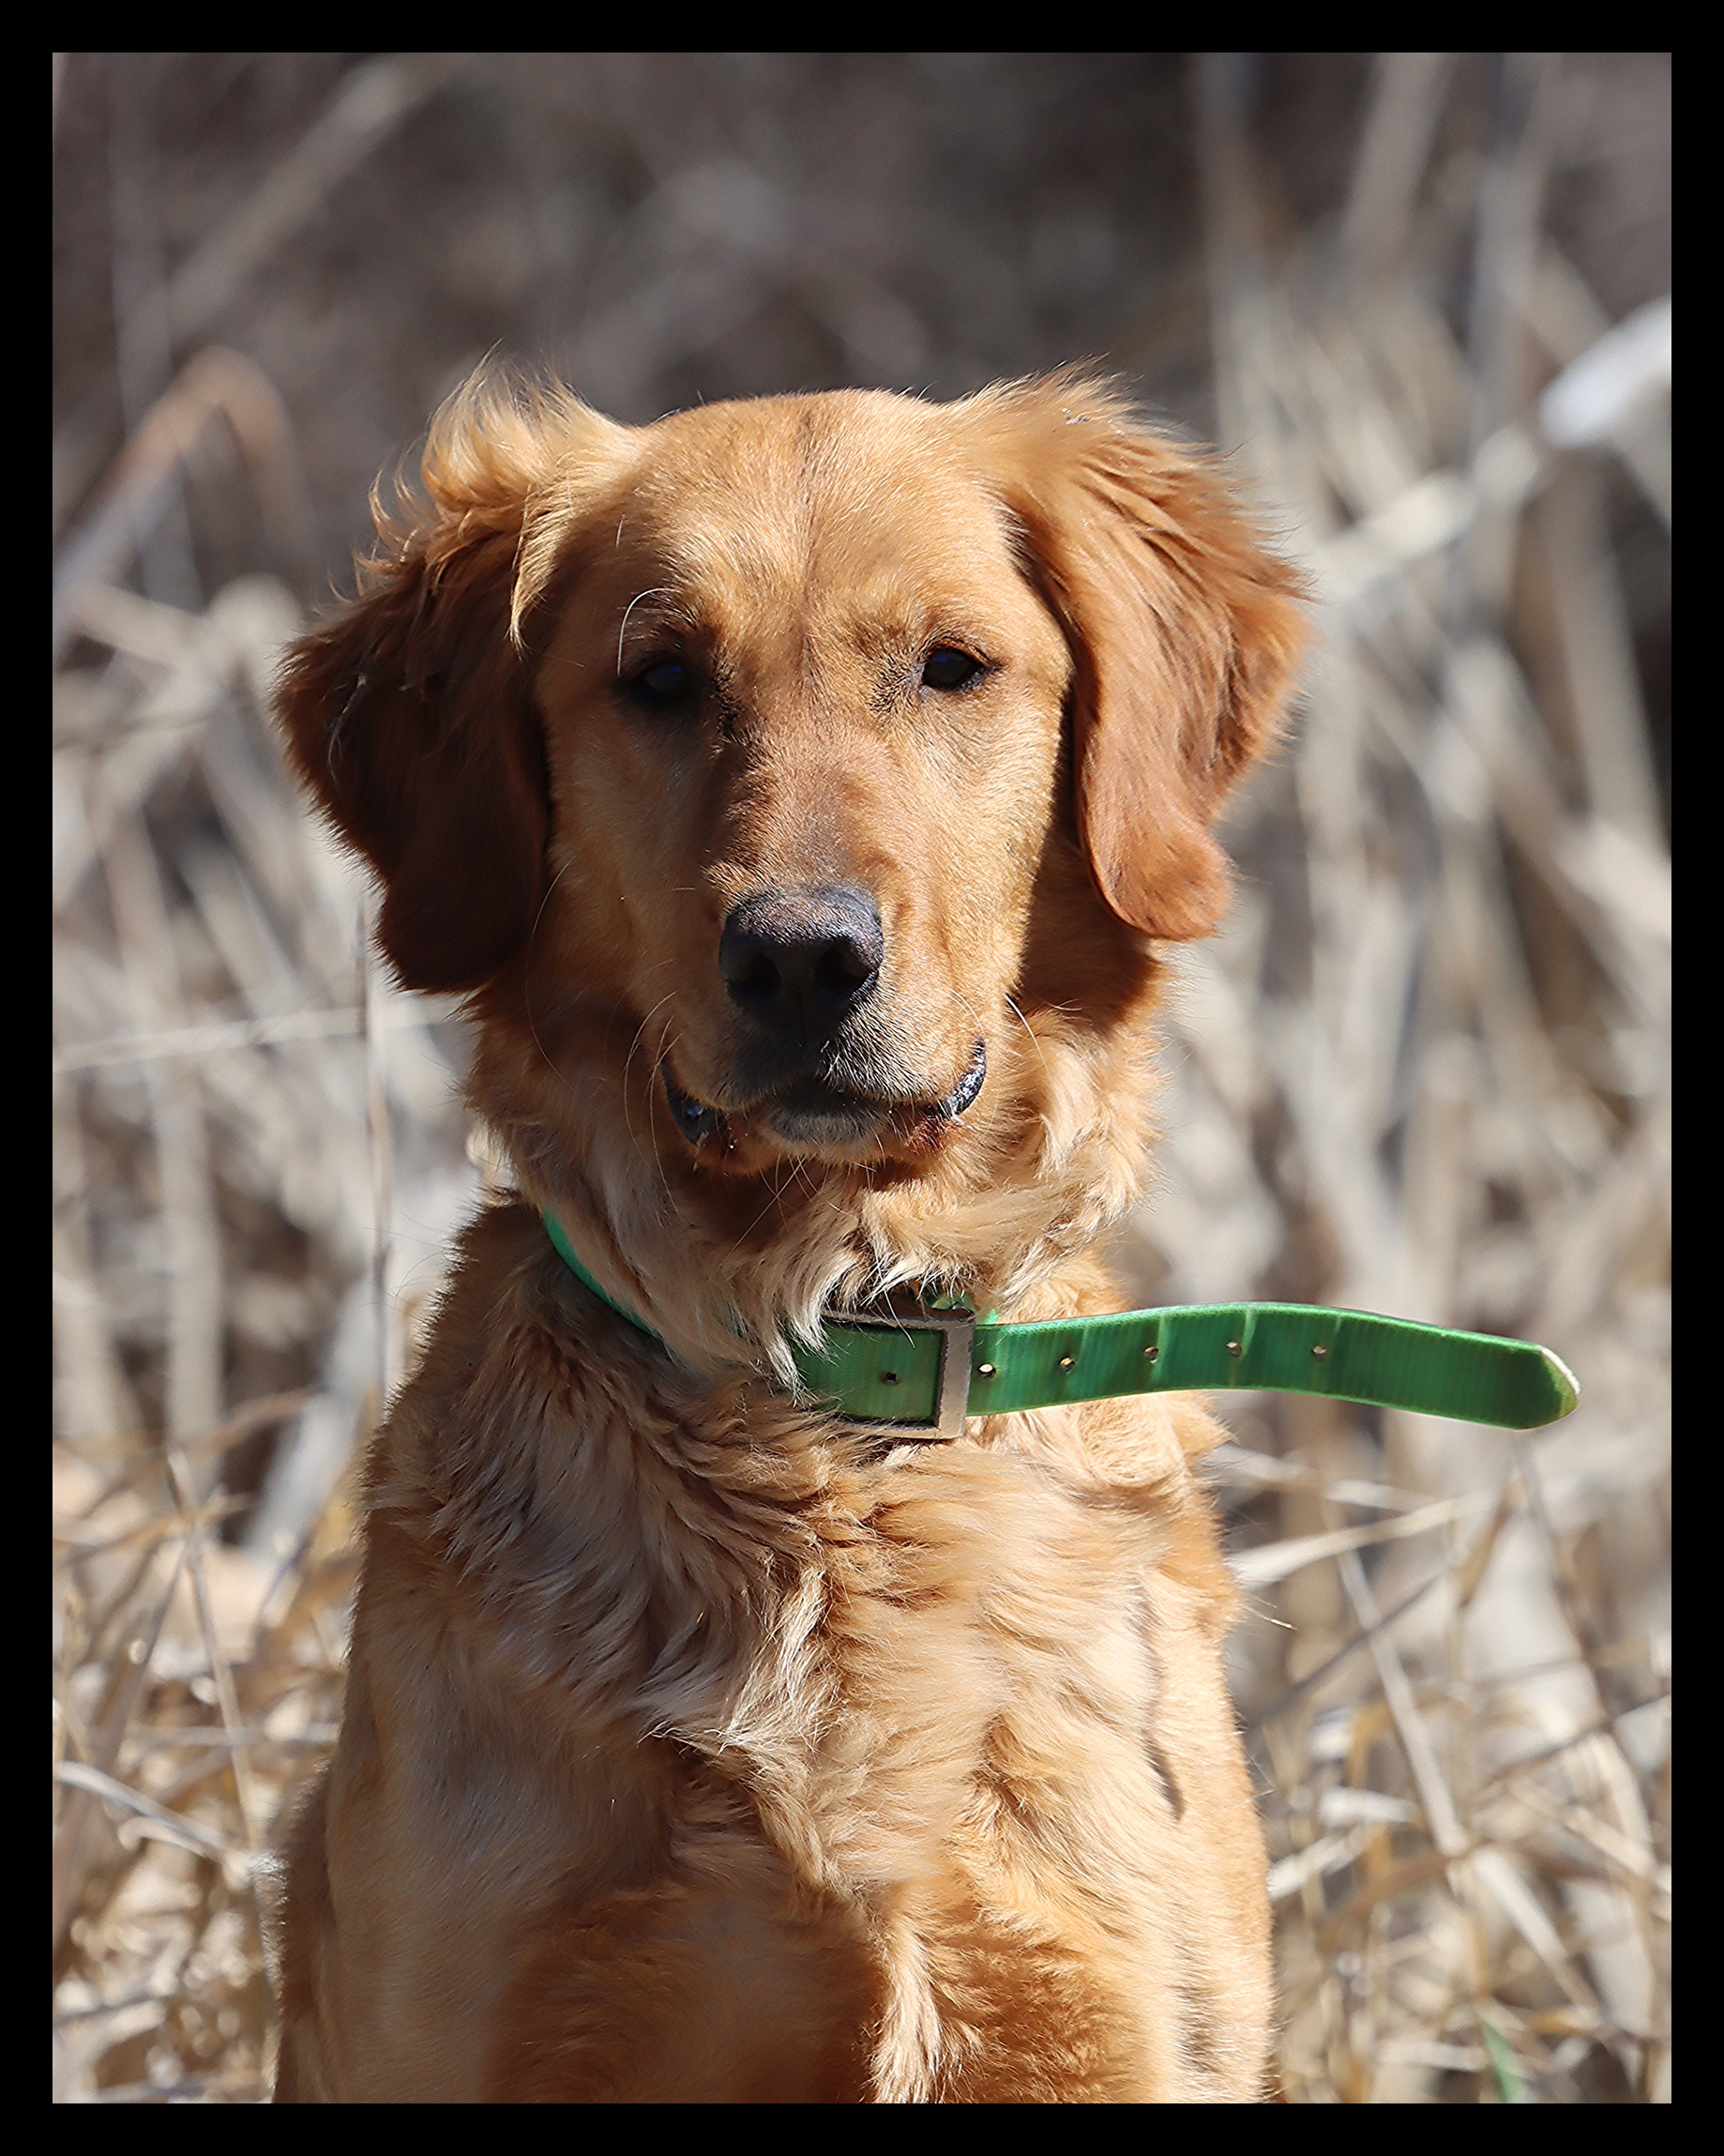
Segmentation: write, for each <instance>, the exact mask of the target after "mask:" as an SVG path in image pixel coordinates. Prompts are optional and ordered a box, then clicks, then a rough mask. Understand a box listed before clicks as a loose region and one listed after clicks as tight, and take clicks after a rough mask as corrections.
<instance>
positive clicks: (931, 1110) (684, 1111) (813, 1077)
mask: <svg viewBox="0 0 1724 2156" xmlns="http://www.w3.org/2000/svg"><path fill="white" fill-rule="evenodd" d="M987 1077H988V1044H987V1042H986V1041H985V1040H978V1041H977V1042H976V1043H975V1047H974V1048H973V1049H972V1050H971V1051H970V1059H969V1061H968V1062H967V1063H966V1064H965V1065H964V1068H963V1072H962V1075H961V1076H960V1079H959V1081H958V1083H957V1085H956V1086H953V1087H952V1089H951V1091H950V1092H949V1093H947V1094H946V1095H945V1097H944V1098H943V1099H942V1100H939V1101H932V1102H928V1101H890V1100H882V1099H879V1098H878V1097H876V1096H874V1095H872V1094H868V1093H855V1092H852V1091H849V1090H848V1089H846V1088H845V1087H843V1086H834V1085H832V1084H830V1083H829V1082H828V1081H827V1080H826V1079H824V1078H822V1077H820V1076H819V1075H818V1074H814V1073H810V1074H809V1075H806V1076H804V1077H801V1078H797V1079H794V1080H793V1081H792V1083H791V1084H790V1085H788V1086H780V1087H779V1089H778V1091H776V1092H773V1093H768V1094H767V1095H765V1096H764V1098H763V1099H762V1100H760V1101H753V1102H751V1103H750V1104H749V1106H748V1107H747V1108H745V1109H742V1110H721V1109H718V1108H713V1107H709V1106H708V1105H707V1104H706V1103H705V1102H704V1101H699V1100H697V1099H695V1097H694V1096H693V1095H692V1094H689V1093H685V1092H684V1091H683V1090H682V1088H681V1086H678V1085H677V1083H676V1081H675V1079H673V1077H672V1076H671V1072H670V1069H669V1066H668V1065H667V1066H666V1068H665V1070H664V1093H665V1100H666V1101H667V1102H668V1103H669V1106H670V1110H671V1114H672V1116H673V1119H674V1120H675V1123H676V1127H677V1129H678V1130H679V1131H682V1133H683V1135H684V1136H685V1137H686V1138H688V1140H689V1141H690V1143H692V1144H695V1145H698V1144H699V1143H700V1141H701V1140H702V1139H703V1138H705V1137H709V1136H711V1135H712V1134H713V1133H714V1132H715V1131H718V1130H719V1129H720V1128H721V1127H722V1125H723V1124H724V1123H725V1122H726V1121H727V1120H729V1119H732V1118H733V1117H735V1116H765V1117H771V1118H774V1119H778V1118H783V1117H788V1118H789V1119H791V1120H792V1121H797V1120H804V1119H809V1120H820V1121H834V1120H839V1121H845V1122H851V1123H859V1122H861V1121H864V1120H867V1119H870V1118H872V1119H876V1120H877V1119H879V1118H881V1117H884V1116H904V1115H909V1116H912V1117H915V1116H932V1117H934V1118H935V1119H936V1120H937V1121H939V1122H942V1123H952V1122H956V1121H957V1119H958V1117H959V1116H961V1115H962V1114H963V1113H964V1112H965V1110H966V1109H968V1108H970V1107H972V1106H973V1105H974V1104H975V1101H976V1099H977V1097H978V1095H979V1094H980V1092H981V1090H982V1086H983V1085H984V1084H985V1083H986V1080H987Z"/></svg>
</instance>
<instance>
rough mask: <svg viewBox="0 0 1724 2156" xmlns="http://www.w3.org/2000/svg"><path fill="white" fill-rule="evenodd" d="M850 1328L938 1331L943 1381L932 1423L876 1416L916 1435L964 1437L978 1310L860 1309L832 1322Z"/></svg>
mask: <svg viewBox="0 0 1724 2156" xmlns="http://www.w3.org/2000/svg"><path fill="white" fill-rule="evenodd" d="M830 1322H831V1323H833V1324H835V1325H841V1326H843V1327H844V1328H845V1329H847V1330H848V1329H851V1328H853V1327H854V1328H855V1329H857V1330H859V1331H867V1332H896V1333H900V1334H902V1333H906V1332H937V1333H938V1334H939V1335H940V1381H939V1389H938V1390H937V1391H936V1393H935V1395H934V1399H935V1406H934V1418H933V1420H932V1421H931V1422H924V1421H919V1420H918V1421H912V1420H909V1419H908V1418H905V1419H903V1420H899V1419H898V1418H896V1417H893V1418H890V1419H887V1418H885V1417H880V1418H878V1419H877V1418H875V1417H872V1416H870V1418H869V1420H870V1421H876V1420H878V1424H879V1426H880V1427H881V1428H883V1429H885V1428H889V1429H894V1430H902V1431H905V1432H907V1433H910V1434H913V1435H918V1436H920V1435H926V1436H929V1437H943V1438H951V1437H961V1436H962V1435H963V1426H964V1417H965V1415H966V1414H967V1413H968V1412H969V1406H970V1371H971V1367H972V1364H973V1362H974V1359H975V1312H974V1311H973V1310H930V1309H928V1308H926V1306H924V1308H922V1309H921V1310H919V1311H917V1312H916V1313H915V1316H914V1317H899V1316H892V1317H875V1316H873V1315H872V1314H871V1313H869V1314H864V1313H861V1312H858V1311H848V1310H847V1311H846V1312H845V1313H843V1315H842V1316H841V1317H837V1318H834V1319H832V1320H831V1321H830Z"/></svg>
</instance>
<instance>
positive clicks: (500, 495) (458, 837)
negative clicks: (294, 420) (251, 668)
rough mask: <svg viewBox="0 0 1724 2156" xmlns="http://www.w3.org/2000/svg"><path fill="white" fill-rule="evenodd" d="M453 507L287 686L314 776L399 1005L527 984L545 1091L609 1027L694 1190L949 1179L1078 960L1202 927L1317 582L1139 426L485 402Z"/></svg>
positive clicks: (310, 649) (1032, 393)
mask: <svg viewBox="0 0 1724 2156" xmlns="http://www.w3.org/2000/svg"><path fill="white" fill-rule="evenodd" d="M427 480H428V484H429V487H430V490H431V504H430V507H429V508H428V509H425V510H423V511H421V512H420V513H418V515H417V516H416V521H415V522H414V523H413V524H410V525H407V526H404V527H401V528H400V529H399V530H398V531H397V533H396V538H397V540H398V544H399V550H400V551H399V556H398V558H396V559H393V560H386V561H384V562H382V563H380V564H379V565H377V566H376V567H375V568H374V569H372V570H371V572H370V577H369V588H368V590H367V591H366V593H365V595H364V596H362V597H361V599H360V600H358V601H356V602H355V604H354V605H353V606H352V607H350V608H349V609H347V610H346V612H345V613H344V614H342V615H340V616H338V617H337V618H336V620H335V621H334V622H333V623H332V624H330V625H329V626H328V627H326V628H325V629H324V630H320V631H318V632H317V633H315V634H314V635H313V636H312V637H310V638H309V639H307V641H306V642H305V643H304V644H303V645H301V646H300V647H299V649H298V651H297V653H296V655H295V660H294V662H293V664H292V666H291V668H290V671H289V674H288V676H287V677H286V681H285V686H284V694H283V712H284V717H285V721H286V723H287V726H288V730H289V735H290V739H291V741H292V743H293V746H294V748H295V752H296V755H297V759H298V761H299V763H300V766H301V768H302V770H303V771H304V772H305V773H306V775H307V776H308V777H309V778H310V781H311V782H312V783H313V785H314V786H315V787H316V788H317V790H318V792H319V793H320V795H321V796H322V797H323V799H324V802H325V805H326V807H327V808H328V809H329V810H330V812H332V813H333V814H334V816H335V817H336V819H337V820H338V822H339V823H340V826H341V827H342V828H343V830H344V831H345V832H346V834H347V835H348V836H349V837H350V838H351V839H353V840H354V841H355V842H356V843H358V844H359V845H360V846H362V847H363V848H364V849H365V851H366V852H367V853H368V854H369V855H370V857H371V860H372V861H373V863H374V864H375V865H376V866H377V868H378V869H379V870H380V871H381V873H382V874H383V877H384V880H385V884H386V906H385V912H384V917H383V935H384V941H385V944H386V948H387V949H388V950H389V952H390V955H391V956H392V958H393V959H394V961H395V963H396V965H397V968H398V970H399V971H400V972H401V975H402V977H403V978H404V979H406V980H407V982H408V983H409V984H410V985H415V986H424V987H444V988H469V989H477V988H483V989H485V990H486V992H487V994H491V993H492V992H493V991H494V990H495V988H496V984H497V983H498V982H500V981H503V982H507V983H508V984H510V986H509V994H511V995H513V996H514V997H515V999H516V1000H517V1002H518V1003H519V1006H520V1008H521V1010H522V1012H523V1013H524V1015H525V1017H526V1019H527V1021H528V1022H529V1023H530V1024H531V1025H532V1028H533V1032H534V1036H535V1040H536V1042H537V1045H538V1047H539V1049H540V1050H541V1051H542V1052H543V1053H544V1054H546V1055H547V1056H548V1057H549V1058H550V1059H551V1060H552V1061H554V1060H555V1059H556V1055H557V1047H556V1040H557V1036H558V1032H559V1028H562V1027H564V1026H565V1025H569V1024H573V1023H575V1022H576V1021H577V1020H579V1021H580V1022H581V1023H582V1024H584V1025H586V1027H587V1031H588V1034H589V1035H590V1034H591V1031H592V1025H593V1023H594V1019H595V1014H598V1018H599V1020H600V1022H601V1025H602V1030H603V1031H604V1033H605V1035H606V1038H607V1039H608V1040H609V1041H610V1042H611V1055H612V1061H613V1063H614V1064H615V1066H616V1069H617V1073H618V1083H619V1085H620V1086H622V1088H623V1090H624V1092H625V1093H627V1091H628V1087H629V1086H631V1085H634V1086H638V1087H639V1088H640V1090H641V1092H642V1094H643V1101H644V1107H645V1112H646V1113H647V1115H648V1116H650V1117H651V1118H652V1119H653V1123H654V1131H655V1142H656V1143H657V1142H658V1137H659V1135H660V1134H662V1137H663V1140H664V1142H665V1143H668V1144H669V1145H670V1146H672V1147H673V1148H677V1149H679V1150H680V1154H681V1156H682V1157H683V1158H684V1159H685V1161H686V1162H687V1164H688V1166H689V1167H690V1168H699V1169H701V1170H703V1171H704V1172H712V1173H717V1174H719V1175H723V1176H736V1175H748V1174H754V1173H758V1172H760V1171H761V1170H763V1169H765V1168H768V1167H771V1166H774V1165H775V1164H778V1163H780V1162H784V1161H786V1160H790V1161H795V1162H809V1163H826V1164H831V1165H835V1166H850V1167H861V1168H864V1169H869V1168H874V1167H878V1168H880V1169H883V1170H885V1172H887V1173H888V1174H891V1175H896V1176H900V1177H901V1176H904V1175H909V1176H912V1177H915V1176H916V1175H918V1174H921V1173H924V1172H926V1171H927V1170H928V1169H930V1167H931V1166H932V1165H933V1164H934V1163H935V1162H938V1161H939V1160H940V1158H941V1157H942V1155H943V1153H944V1152H945V1150H946V1148H947V1147H948V1146H950V1145H951V1144H952V1143H953V1142H954V1140H955V1137H956V1136H957V1134H958V1133H960V1131H961V1130H962V1129H963V1127H964V1125H965V1119H966V1118H967V1117H971V1118H974V1117H975V1116H979V1115H982V1114H985V1113H986V1112H987V1111H986V1109H985V1108H984V1109H978V1108H977V1103H978V1102H983V1101H987V1099H988V1089H989V1085H990V1077H991V1070H992V1071H993V1072H995V1073H997V1072H998V1071H999V1070H1001V1069H1002V1068H1003V1067H1004V1066H1005V1064H1006V1060H1007V1055H1006V1053H1004V1052H1003V1051H1004V1049H1005V1043H1006V1041H1008V1040H1011V1039H1013V1038H1014V1036H1013V1032H1012V1029H1013V1027H1014V1026H1016V1027H1017V1028H1018V1029H1019V1030H1020V1031H1021V1032H1024V1033H1025V1034H1026V1035H1027V1028H1026V1027H1025V1026H1024V1024H1023V1019H1022V1015H1021V1013H1022V1007H1023V1005H1024V1002H1025V1001H1026V999H1028V998H1029V997H1031V996H1033V995H1040V996H1041V997H1042V998H1043V999H1044V1000H1050V999H1051V1001H1052V1002H1054V1003H1056V1004H1057V1003H1058V1002H1060V1000H1061V995H1062V981H1061V978H1060V975H1061V960H1062V953H1063V952H1068V953H1069V973H1068V978H1067V979H1066V984H1065V985H1066V989H1067V990H1068V991H1069V989H1070V987H1071V984H1072V983H1073V982H1076V981H1079V980H1080V979H1083V978H1084V966H1085V964H1088V963H1089V962H1090V959H1092V958H1093V954H1094V949H1095V948H1096V946H1097V945H1105V946H1106V948H1107V949H1109V950H1110V951H1112V952H1114V953H1116V954H1118V956H1119V958H1120V962H1121V963H1122V964H1126V963H1128V962H1130V961H1132V960H1133V959H1135V961H1136V962H1137V963H1138V964H1140V965H1141V964H1142V961H1143V958H1144V954H1145V952H1146V949H1147V944H1146V938H1147V937H1148V936H1150V935H1161V936H1172V937H1177V936H1185V935H1191V934H1202V933H1204V932H1205V931H1206V930H1207V929H1208V928H1209V927H1211V926H1212V925H1213V923H1214V921H1215V919H1216V918H1217V914H1218V911H1219V908H1220V905H1221V903H1222V900H1223V895H1224V872H1223V868H1222V864H1221V861H1220V858H1219V856H1218V854H1217V851H1216V848H1215V846H1214V844H1213V843H1212V841H1211V840H1210V839H1209V837H1208V834H1207V825H1208V821H1209V818H1210V816H1211V814H1212V812H1213V810H1214V808H1215V806H1216V805H1217V802H1218V800H1219V797H1220V796H1221V793H1222V791H1223V790H1224V788H1225V786H1226V784H1227V783H1228V782H1229V781H1230V780H1231V779H1232V777H1233V775H1234V774H1235V773H1236V772H1237V771H1238V770H1239V769H1240V768H1241V767H1243V766H1244V764H1245V763H1246V762H1247V761H1248V759H1249V758H1250V757H1251V756H1252V755H1253V754H1255V753H1256V752H1257V751H1258V749H1259V748H1260V746H1261V745H1262V744H1263V741H1264V740H1265V739H1266V737H1267V736H1268V735H1269V733H1270V731H1271V729H1272V726H1273V721H1274V718H1275V714H1276V710H1277V706H1278V702H1279V699H1280V696H1281V694H1282V691H1283V689H1284V686H1285V682H1286V679H1287V676H1288V674H1289V671H1290V668H1291V664H1292V661H1293V657H1294V654H1295V651H1296V647H1297V644H1298V639H1299V624H1298V618H1297V615H1296V613H1295V612H1294V610H1293V606H1292V603H1291V600H1290V596H1289V594H1290V591H1291V587H1292V579H1291V577H1290V576H1289V574H1288V572H1287V571H1286V570H1285V569H1283V568H1282V567H1281V566H1280V565H1279V564H1278V563H1276V562H1275V561H1274V560H1273V559H1272V558H1270V557H1268V556H1267V555H1265V554H1263V552H1262V551H1261V549H1260V547H1259V545H1258V542H1257V540H1256V539H1255V537H1254V535H1253V533H1252V532H1251V530H1250V528H1249V526H1248V524H1246V523H1245V522H1244V521H1243V520H1242V519H1241V517H1240V516H1239V515H1238V513H1237V511H1236V510H1235V509H1233V507H1232V506H1231V505H1230V503H1229V501H1228V499H1227V497H1226V494H1225V493H1224V491H1223V490H1222V489H1221V488H1220V486H1219V485H1218V483H1217V479H1216V478H1215V476H1214V474H1213V472H1212V471H1211V470H1210V469H1209V468H1208V467H1207V466H1206V465H1205V464H1203V463H1202V462H1201V461H1200V460H1198V459H1196V458H1194V457H1192V456H1190V455H1189V454H1188V453H1186V452H1183V451H1181V450H1178V449H1175V448H1171V447H1169V446H1168V445H1166V444H1165V443H1162V442H1159V441H1157V440H1156V439H1155V438H1154V437H1152V436H1150V435H1147V434H1145V433H1142V432H1141V431H1140V430H1139V429H1137V428H1136V427H1135V426H1134V425H1133V424H1132V423H1131V422H1130V420H1129V418H1128V417H1127V413H1126V411H1125V408H1124V407H1123V406H1122V405H1121V404H1120V402H1118V400H1117V399H1116V398H1115V397H1113V396H1112V394H1111V393H1110V392H1108V391H1107V390H1105V389H1101V388H1097V387H1095V386H1093V385H1089V384H1085V383H1082V382H1080V381H1077V380H1074V379H1069V378H1066V379H1058V380H1055V381H1053V382H1051V383H1048V384H1042V385H1029V386H1021V387H1016V388H1009V389H1005V390H999V391H991V392H988V393H985V394H984V395H983V396H981V397H979V398H974V399H971V400H968V401H967V402H963V403H960V404H957V405H949V406H940V405H930V404H925V403H922V402H917V401H915V400H911V399H907V398H899V397H892V396H887V395H884V394H879V393H864V392H844V393H839V394H836V395H830V396H823V397H805V398H783V399H765V400H762V401H760V402H754V403H744V404H730V405H718V406H712V407H705V408H702V409H700V410H698V411H694V412H688V413H683V414H680V415H677V416H675V417H674V418H670V419H666V420H663V421H661V422H659V423H658V425H657V426H654V427H650V428H644V429H639V430H634V429H624V428H619V427H615V426H612V425H611V424H610V423H609V422H606V421H603V420H601V419H598V418H597V417H596V416H595V415H593V414H591V413H589V412H587V411H585V410H584V408H582V407H581V406H579V405H575V404H573V403H572V402H556V401H546V402H541V403H540V404H538V405H537V407H534V408H532V409H529V410H528V411H526V412H524V413H523V412H522V411H520V410H518V409H516V408H513V407H510V406H508V405H507V404H506V403H504V402H501V401H499V400H494V399H493V400H491V402H486V400H485V398H484V397H483V395H482V394H480V395H477V396H475V397H471V398H469V399H468V400H467V401H465V402H461V403H459V404H458V405H457V406H456V407H455V408H453V409H452V411H451V412H450V413H448V414H446V416H445V417H444V418H442V419H441V420H440V421H439V423H438V426H437V428H436V429H435V430H433V435H432V441H431V448H430V450H429V451H428V456H427ZM1050 893H1052V894H1055V895H1054V896H1052V897H1050V896H1048V895H1047V894H1050ZM1038 894H1041V895H1038ZM1038 911H1039V912H1040V913H1041V914H1042V915H1044V916H1048V917H1049V918H1043V919H1036V916H1037V914H1038ZM1033 934H1035V935H1039V938H1040V945H1039V959H1038V961H1037V966H1038V969H1039V974H1040V976H1041V977H1042V978H1041V979H1039V980H1036V979H1032V978H1031V974H1032V971H1033V970H1036V969H1033V968H1032V967H1031V964H1030V960H1031V950H1030V945H1031V941H1032V937H1033ZM1081 953H1088V954H1089V958H1085V957H1082V956H1081ZM1092 970H1093V967H1092Z"/></svg>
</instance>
